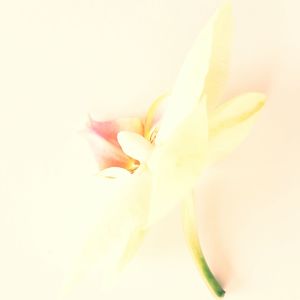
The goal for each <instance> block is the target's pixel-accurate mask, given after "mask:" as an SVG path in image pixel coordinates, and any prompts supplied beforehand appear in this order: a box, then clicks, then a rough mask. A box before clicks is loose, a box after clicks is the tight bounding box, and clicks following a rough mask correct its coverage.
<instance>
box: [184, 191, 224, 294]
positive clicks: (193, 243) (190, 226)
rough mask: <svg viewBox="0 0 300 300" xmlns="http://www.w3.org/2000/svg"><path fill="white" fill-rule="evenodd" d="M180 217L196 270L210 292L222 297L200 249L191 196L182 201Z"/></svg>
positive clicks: (218, 284)
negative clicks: (181, 216) (181, 217)
mask: <svg viewBox="0 0 300 300" xmlns="http://www.w3.org/2000/svg"><path fill="white" fill-rule="evenodd" d="M182 215H183V228H184V233H185V236H186V240H187V243H188V245H189V247H190V249H191V252H192V255H193V258H194V260H195V262H196V265H197V268H198V270H199V272H200V274H201V276H202V278H203V279H204V281H205V283H206V285H207V286H208V288H209V289H210V290H211V292H212V293H213V294H214V295H216V296H217V297H223V296H224V295H225V291H224V290H223V288H222V286H221V285H220V283H219V282H218V281H217V279H216V278H215V276H214V275H213V273H212V272H211V270H210V268H209V266H208V264H207V262H206V260H205V257H204V254H203V252H202V249H201V245H200V241H199V237H198V232H197V222H196V213H195V200H194V197H193V196H191V197H190V198H188V199H187V200H186V201H184V203H183V208H182Z"/></svg>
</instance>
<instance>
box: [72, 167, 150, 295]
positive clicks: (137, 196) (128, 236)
mask: <svg viewBox="0 0 300 300" xmlns="http://www.w3.org/2000/svg"><path fill="white" fill-rule="evenodd" d="M102 180H103V179H102ZM107 185H108V186H110V187H111V188H112V192H113V193H114V197H112V198H110V199H105V200H106V201H109V202H111V203H110V210H109V211H107V213H106V214H105V218H103V219H101V220H100V222H99V223H98V224H97V225H96V226H95V227H94V228H93V229H92V230H91V233H90V236H89V237H88V239H87V243H86V245H85V247H83V251H82V253H81V255H80V256H79V257H78V260H77V263H76V265H75V270H74V271H73V273H72V274H71V276H70V277H71V279H69V280H67V282H68V284H67V285H66V292H67V293H68V292H69V291H70V289H72V288H73V287H74V286H75V285H77V284H78V283H79V282H80V280H81V279H82V278H83V277H84V276H86V275H87V274H88V273H89V271H92V270H93V269H94V268H95V267H97V268H100V274H102V275H103V282H102V283H104V284H106V283H108V284H109V283H110V282H109V281H110V280H112V281H113V280H114V279H115V277H116V276H117V275H118V273H119V272H120V271H121V270H122V268H123V266H124V265H125V264H126V263H127V262H128V261H129V260H130V259H131V258H132V256H133V255H134V254H135V252H136V251H137V249H138V247H139V245H140V243H141V241H142V239H143V236H144V233H145V231H144V230H145V229H144V228H145V224H146V223H147V219H148V210H149V195H150V177H149V173H148V171H147V169H146V168H145V169H143V170H140V171H139V172H137V173H134V174H128V175H127V176H126V175H124V176H122V177H117V178H116V179H114V180H107ZM105 196H106V195H103V197H105ZM99 201H101V199H99Z"/></svg>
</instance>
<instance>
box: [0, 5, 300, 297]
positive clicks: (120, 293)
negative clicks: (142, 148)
mask: <svg viewBox="0 0 300 300" xmlns="http://www.w3.org/2000/svg"><path fill="white" fill-rule="evenodd" d="M218 4H220V2H219V1H217V0H213V1H212V0H210V1H203V0H198V1H196V0H185V1H182V0H172V1H170V0H163V1H161V0H160V1H156V0H151V1H150V0H147V1H146V0H139V1H137V0H127V1H121V0H118V1H116V0H110V1H108V0H99V1H96V0H85V1H84V0H77V1H75V0H73V1H71V0H60V1H58V0H54V1H38V0H36V1H34V0H28V1H1V3H0V54H1V55H0V103H1V106H0V107H1V109H0V137H1V139H0V154H1V155H0V237H1V239H0V298H1V299H5V300H12V299H13V300H15V299H31V300H35V299H45V300H47V299H49V300H50V299H51V300H53V299H56V298H57V295H58V291H59V289H60V285H61V283H62V278H63V270H64V265H65V262H66V261H67V260H68V259H69V257H70V256H71V255H72V254H71V252H72V247H73V246H74V245H76V243H75V242H74V241H75V240H76V238H77V237H80V236H83V235H84V232H85V228H86V227H88V224H89V221H90V219H92V218H96V217H97V213H98V212H97V211H95V210H94V209H92V208H93V207H94V205H95V203H93V205H92V204H90V203H89V199H88V195H86V191H85V188H86V186H85V185H82V186H80V177H79V176H78V174H76V173H77V172H78V169H76V168H74V164H72V162H74V161H76V158H77V159H78V157H80V155H79V156H78V153H79V154H80V153H81V152H80V151H81V150H80V148H78V149H77V148H74V144H73V143H72V142H71V141H72V135H73V131H74V129H75V128H77V127H78V126H79V124H80V121H81V120H82V118H84V117H85V116H86V113H87V112H92V113H93V114H94V115H95V116H97V117H99V118H108V117H115V116H119V115H121V116H126V115H136V114H138V115H142V114H143V113H144V112H145V111H146V109H147V107H148V105H149V103H150V102H151V101H152V100H153V98H155V97H156V96H157V95H159V94H161V93H162V92H164V91H165V90H167V89H168V88H169V87H170V86H171V85H172V82H173V80H174V79H175V76H176V73H177V71H178V69H179V67H180V64H181V63H182V60H183V58H184V56H185V53H186V51H187V50H188V49H189V47H190V46H191V45H192V42H193V39H194V38H195V37H196V35H197V34H198V32H199V31H200V29H201V27H202V26H203V24H204V23H205V21H206V20H207V18H208V17H209V16H210V15H211V14H212V13H213V11H214V9H215V8H216V7H217V6H218ZM233 5H234V15H235V25H236V30H235V39H234V46H233V55H232V65H231V66H232V68H231V77H230V80H229V83H228V88H227V91H226V92H225V95H227V96H231V95H233V94H236V93H239V92H242V91H262V92H266V93H267V94H268V102H267V105H266V107H265V109H264V111H263V112H262V114H261V115H260V117H259V120H258V122H257V124H256V126H255V128H254V130H253V131H252V133H251V135H250V137H249V138H248V139H247V141H246V142H245V143H244V144H243V145H242V146H241V147H239V149H238V150H237V151H236V152H235V153H234V154H233V155H232V156H230V157H229V158H228V159H227V160H226V161H224V162H222V163H220V164H218V165H217V166H215V168H213V169H211V170H210V171H209V172H208V173H207V174H206V176H205V177H204V178H203V180H202V182H201V184H200V185H199V205H198V213H199V229H200V232H201V237H202V241H203V248H204V250H205V252H206V256H207V258H208V261H209V263H210V265H211V266H212V269H213V271H214V272H215V273H216V274H217V275H218V277H219V278H220V280H221V282H222V283H223V284H224V286H225V288H226V289H227V290H228V293H227V296H226V297H227V299H228V300H230V299H232V300H234V299H243V300H248V299H249V300H250V299H257V300H259V299H264V300H266V299H268V300H269V299H272V300H273V299H276V300H281V299H289V300H297V299H300V290H299V288H298V285H299V282H298V278H299V273H298V272H299V268H300V257H299V253H300V241H299V229H300V202H299V196H300V188H299V179H300V174H299V173H300V159H299V152H300V142H299V130H300V122H299V117H298V111H299V109H300V105H299V93H298V92H299V77H300V68H299V67H300V58H299V51H298V50H299V49H300V39H299V28H300V21H299V18H298V11H299V9H300V6H299V3H298V1H296V0H294V1H293V0H284V1H283V0H276V1H274V0H273V1H271V0H263V1H262V0H251V1H250V0H239V1H237V0H234V1H233ZM70 145H73V147H70ZM68 151H70V152H68ZM77 163H79V165H80V166H81V167H84V166H85V161H84V160H83V159H82V161H80V162H78V161H77ZM61 165H64V167H63V168H62V169H63V170H70V171H69V172H65V173H64V172H63V171H58V170H60V166H61ZM79 169H80V168H79ZM67 174H68V176H66V175H67ZM64 176H65V177H64ZM62 182H63V184H62ZM82 203H84V205H83V204H82ZM99 214H100V212H99ZM97 283H98V282H97V275H96V274H94V276H91V278H90V279H89V280H87V281H86V282H84V283H83V284H82V286H81V287H79V288H78V290H77V291H76V293H75V295H74V296H73V298H72V299H91V300H92V299H105V300H113V299H174V300H175V299H191V300H193V299H212V297H211V295H210V294H209V292H208V291H207V290H206V288H205V287H204V285H203V283H202V282H201V280H200V278H199V276H198V274H197V272H196V270H195V267H194V264H193V261H192V259H191V258H190V256H189V252H188V250H187V249H186V246H185V244H184V238H183V236H182V231H181V224H180V215H179V212H178V211H176V210H175V211H174V212H173V213H172V214H171V215H170V216H169V217H168V218H167V219H165V220H164V221H162V222H161V223H160V224H158V225H157V226H156V227H155V228H154V229H153V230H152V231H151V233H150V234H149V236H148V238H147V239H146V241H145V243H144V245H143V246H142V248H141V250H140V252H139V254H138V256H137V257H136V259H135V260H134V261H133V262H132V263H131V264H130V265H129V266H128V268H127V269H126V271H125V272H124V274H123V276H122V277H121V279H120V281H119V283H118V284H117V285H116V287H115V289H114V290H113V291H110V292H104V291H103V290H101V289H100V288H99V287H98V284H97Z"/></svg>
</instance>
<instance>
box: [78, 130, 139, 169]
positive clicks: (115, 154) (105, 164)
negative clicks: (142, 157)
mask: <svg viewBox="0 0 300 300" xmlns="http://www.w3.org/2000/svg"><path fill="white" fill-rule="evenodd" d="M84 136H85V138H86V140H87V141H88V142H89V144H90V146H91V150H92V151H93V152H94V156H95V158H96V161H97V163H98V167H99V169H100V170H103V169H106V168H109V167H119V168H124V169H128V170H131V169H134V168H135V165H136V162H135V161H134V160H133V159H131V158H130V157H128V156H127V155H126V154H125V153H123V151H122V150H121V147H120V146H119V147H117V146H116V145H114V144H112V143H111V142H109V141H107V140H106V139H104V138H102V137H101V136H99V135H97V134H95V132H93V131H91V130H86V131H84Z"/></svg>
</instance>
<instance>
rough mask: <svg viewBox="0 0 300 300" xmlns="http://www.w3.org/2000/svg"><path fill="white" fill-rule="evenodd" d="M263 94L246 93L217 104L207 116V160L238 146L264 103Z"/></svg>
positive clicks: (218, 156)
mask: <svg viewBox="0 0 300 300" xmlns="http://www.w3.org/2000/svg"><path fill="white" fill-rule="evenodd" d="M265 98H266V97H265V95H264V94H260V93H248V94H243V95H241V96H238V97H236V98H234V99H232V100H230V101H227V102H226V103H225V104H223V105H221V106H219V107H218V108H217V109H216V110H215V111H214V112H212V113H211V115H210V116H209V143H208V161H209V163H213V162H215V161H216V160H218V159H220V158H223V157H224V156H225V155H227V154H228V153H230V152H231V151H232V150H233V149H234V148H235V147H236V146H238V145H239V144H240V143H241V142H242V141H243V140H244V139H245V137H246V136H247V134H248V132H249V130H250V129H251V127H252V125H253V122H254V120H255V116H256V115H257V113H258V112H259V111H260V109H261V108H262V107H263V105H264V103H265Z"/></svg>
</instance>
